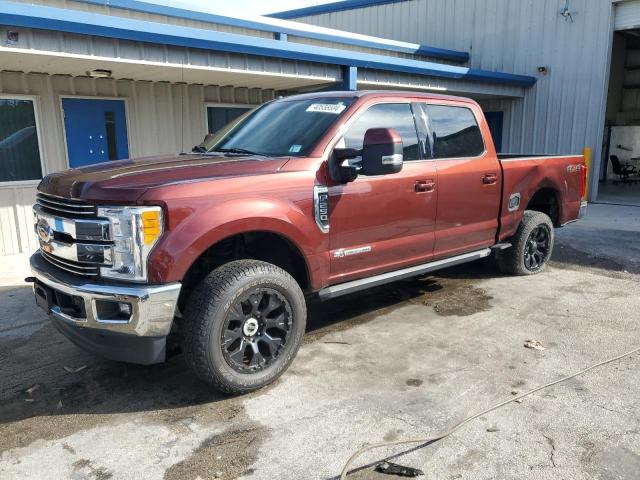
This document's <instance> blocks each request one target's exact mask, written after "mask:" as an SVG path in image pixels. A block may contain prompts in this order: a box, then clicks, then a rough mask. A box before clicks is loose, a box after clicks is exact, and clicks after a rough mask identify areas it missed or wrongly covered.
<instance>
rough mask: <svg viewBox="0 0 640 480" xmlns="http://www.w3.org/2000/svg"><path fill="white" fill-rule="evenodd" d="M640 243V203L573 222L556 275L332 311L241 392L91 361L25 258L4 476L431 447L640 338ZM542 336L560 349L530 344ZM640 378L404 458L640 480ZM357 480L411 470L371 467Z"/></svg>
mask: <svg viewBox="0 0 640 480" xmlns="http://www.w3.org/2000/svg"><path fill="white" fill-rule="evenodd" d="M621 216H622V217H625V218H627V219H626V220H624V221H619V220H615V219H616V218H620V217H621ZM638 232H640V209H638V208H636V209H629V210H625V209H620V207H613V206H608V205H594V206H591V207H590V211H589V216H588V218H587V220H586V221H584V222H582V223H578V224H574V225H571V226H568V227H565V228H564V229H561V230H558V231H557V233H558V235H557V238H558V243H557V247H558V248H557V249H556V252H555V255H554V261H553V263H552V265H551V266H550V268H548V270H547V271H546V272H544V273H542V274H540V275H537V276H533V277H505V276H502V275H500V274H499V273H498V272H497V271H496V270H495V269H494V268H493V267H492V265H491V264H490V263H489V262H481V263H478V264H474V265H467V266H462V267H458V268H455V269H450V270H446V271H443V272H440V273H439V274H438V275H435V276H432V277H427V278H423V279H418V280H412V281H406V282H400V283H397V284H393V285H390V286H386V287H381V288H378V289H376V290H373V291H369V292H366V293H363V294H358V295H353V296H350V297H347V298H343V299H340V300H338V301H333V302H329V303H325V304H316V303H314V304H312V305H310V308H309V311H310V328H309V333H308V335H307V337H306V340H305V344H304V345H303V347H302V349H301V351H300V353H299V355H298V357H297V359H296V360H295V362H294V363H293V365H292V367H291V368H290V370H289V371H288V372H287V373H286V374H285V375H284V376H283V377H282V379H281V380H279V381H278V382H276V384H274V385H273V386H271V387H268V388H266V389H264V390H262V391H259V392H256V393H254V394H251V395H246V396H243V397H238V398H227V397H224V396H221V395H218V394H216V393H215V392H212V391H210V390H209V389H208V388H207V387H206V386H205V385H203V384H201V383H199V382H198V381H196V380H194V379H193V378H192V377H191V376H190V375H189V373H188V372H187V370H186V368H185V367H184V365H183V360H182V358H181V357H180V356H175V357H173V358H171V359H170V360H169V362H168V363H166V364H164V365H158V366H153V367H140V366H133V365H124V364H119V363H115V362H109V361H105V360H101V359H98V358H95V357H93V356H91V355H89V354H86V353H84V352H82V351H80V350H78V349H77V348H76V347H74V346H73V345H71V344H70V343H69V342H68V341H67V340H66V339H65V338H63V337H62V336H61V335H59V334H58V333H57V332H55V331H54V330H53V328H52V327H51V326H50V325H49V324H48V323H47V320H46V318H45V316H44V315H43V314H42V313H41V312H40V311H39V310H37V309H36V307H35V306H34V304H33V302H32V299H31V292H30V290H29V288H28V287H26V286H25V285H24V284H23V283H21V282H20V279H21V277H22V276H23V275H24V272H21V271H20V270H21V269H22V268H24V267H23V264H24V258H14V259H11V260H8V261H6V262H4V266H5V268H4V269H3V271H2V272H0V275H1V276H0V284H1V285H4V286H2V287H0V322H1V323H0V365H1V366H2V367H1V369H0V388H1V391H0V422H1V423H0V452H2V454H1V456H0V478H12V479H13V478H16V479H22V478H34V479H42V478H70V479H97V480H106V479H136V480H137V479H141V478H144V479H162V478H166V479H184V480H195V479H203V480H204V479H214V478H220V479H232V478H238V477H241V478H243V479H245V478H246V479H260V480H263V479H291V480H294V479H295V480H299V479H330V478H335V475H337V474H338V472H339V471H340V469H341V466H342V464H343V462H344V461H345V460H346V459H347V458H348V457H349V455H350V454H351V453H352V452H353V451H354V450H356V449H357V448H359V447H361V446H362V445H364V444H367V443H370V442H377V441H381V440H394V439H400V438H405V437H415V436H428V435H430V434H433V433H434V432H437V431H440V430H442V429H445V428H447V427H449V426H451V425H453V424H455V423H457V422H458V421H459V420H461V419H462V418H464V417H466V416H467V415H469V414H471V413H473V412H476V411H478V410H482V409H484V408H485V407H487V406H489V405H491V404H493V403H496V402H498V401H500V400H503V399H506V398H510V397H511V396H512V392H522V391H525V390H527V389H530V388H532V387H534V386H536V385H539V384H542V383H546V382H548V381H550V380H553V379H556V378H558V377H561V376H563V375H566V374H568V373H570V372H573V371H575V370H579V369H581V368H583V367H585V366H587V365H589V364H592V363H595V362H596V361H599V360H602V359H605V358H607V357H610V356H613V355H615V354H618V353H622V352H624V351H626V350H630V349H631V348H632V347H635V346H637V345H638V344H639V342H640V340H638V339H639V338H640V321H639V320H640V314H638V312H639V311H640V282H639V281H638V280H639V279H640V276H639V275H640V249H639V248H638V246H637V245H634V241H635V243H636V244H637V243H638V241H637V239H638V238H639V237H638ZM530 339H531V340H539V341H541V342H543V344H544V345H545V346H546V347H547V349H546V350H544V351H536V350H530V349H526V348H524V347H523V344H524V342H525V341H526V340H530ZM65 367H66V368H65ZM639 367H640V355H635V356H632V357H629V358H627V359H624V360H622V361H620V362H618V363H616V364H612V365H610V366H607V367H604V368H602V369H600V370H598V371H594V372H592V373H589V374H587V375H585V376H583V377H580V378H578V379H575V380H572V381H570V382H568V383H566V384H564V385H561V386H557V387H554V388H552V389H549V390H546V391H543V392H540V393H538V394H535V395H533V396H532V397H529V398H527V399H525V400H524V401H523V403H520V404H516V403H512V404H510V405H508V406H506V407H505V408H503V409H501V410H499V411H496V412H494V413H491V414H489V415H486V416H484V417H482V418H480V419H478V420H476V421H474V422H472V423H470V424H468V425H467V426H466V427H464V428H463V429H462V430H460V431H458V432H457V433H456V434H454V435H453V436H452V437H449V438H447V439H445V440H443V441H441V442H439V443H436V444H433V445H430V446H427V447H423V448H419V449H414V450H413V451H410V452H408V453H405V454H404V455H402V456H400V457H397V458H395V461H397V462H399V463H402V464H405V465H410V466H413V467H417V468H421V469H422V470H424V471H425V473H426V477H423V478H429V479H473V480H480V479H495V478H499V479H521V478H535V479H571V480H573V479H576V480H577V479H585V480H586V479H600V480H614V479H628V480H632V479H633V480H637V479H638V478H640V375H638V369H639ZM401 452H407V450H406V449H404V450H403V448H402V447H396V448H393V449H383V450H380V451H377V452H374V453H372V454H368V455H365V457H364V458H363V459H362V460H361V462H360V463H359V465H365V464H368V463H370V462H374V461H376V460H378V459H381V458H383V457H385V456H389V455H392V454H397V453H401ZM349 478H354V479H356V478H357V479H378V478H380V479H382V478H394V477H388V476H382V475H380V474H377V473H374V472H373V470H372V468H370V467H367V468H364V469H362V470H359V471H358V472H357V473H355V474H354V475H353V476H350V477H349Z"/></svg>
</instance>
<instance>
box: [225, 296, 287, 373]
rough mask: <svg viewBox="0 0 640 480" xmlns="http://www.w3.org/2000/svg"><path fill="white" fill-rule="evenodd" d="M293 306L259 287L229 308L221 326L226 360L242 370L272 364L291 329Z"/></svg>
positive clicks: (235, 368) (257, 368) (246, 370)
mask: <svg viewBox="0 0 640 480" xmlns="http://www.w3.org/2000/svg"><path fill="white" fill-rule="evenodd" d="M291 318H292V313H291V306H290V305H289V302H288V301H287V299H286V298H285V297H284V296H283V295H281V294H280V293H279V292H277V291H276V290H274V289H271V288H257V289H255V290H254V291H251V292H249V293H248V294H247V295H245V296H244V297H243V298H241V299H239V300H238V301H237V302H236V303H235V304H234V305H233V306H232V307H231V308H230V309H229V311H228V314H227V318H226V320H225V322H224V324H223V327H222V338H221V347H222V354H223V356H224V359H225V361H226V362H227V363H228V364H229V366H230V367H231V368H233V369H234V370H236V371H237V372H240V373H253V372H256V371H259V370H262V369H264V368H267V367H269V366H270V365H271V364H272V363H273V362H274V361H275V360H276V359H277V358H278V356H279V355H280V353H281V352H282V351H283V349H284V347H285V345H286V344H287V340H288V339H289V332H290V331H291Z"/></svg>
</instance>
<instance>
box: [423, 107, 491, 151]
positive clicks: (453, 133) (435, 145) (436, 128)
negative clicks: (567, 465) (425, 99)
mask: <svg viewBox="0 0 640 480" xmlns="http://www.w3.org/2000/svg"><path fill="white" fill-rule="evenodd" d="M420 109H421V112H420V118H421V120H422V122H424V124H425V125H423V127H424V135H425V136H426V139H425V141H424V145H425V150H426V154H427V157H428V158H459V157H463V158H464V157H477V156H478V155H481V154H482V152H484V140H483V138H482V132H480V127H478V122H477V121H476V117H475V115H474V114H473V112H472V111H471V109H469V108H466V107H453V106H449V105H428V104H424V103H423V104H420ZM421 130H422V129H421Z"/></svg>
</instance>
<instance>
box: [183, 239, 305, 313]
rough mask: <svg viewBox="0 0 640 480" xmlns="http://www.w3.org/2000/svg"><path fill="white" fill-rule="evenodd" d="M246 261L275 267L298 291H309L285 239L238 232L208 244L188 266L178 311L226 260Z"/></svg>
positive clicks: (300, 264) (299, 262)
mask: <svg viewBox="0 0 640 480" xmlns="http://www.w3.org/2000/svg"><path fill="white" fill-rule="evenodd" d="M246 258H249V259H253V260H262V261H264V262H269V263H272V264H274V265H277V266H278V267H280V268H282V269H283V270H285V271H286V272H288V273H289V274H290V275H291V276H292V277H293V278H294V279H295V280H296V282H298V284H299V285H300V288H301V289H302V291H306V290H308V288H309V284H310V282H309V273H308V271H307V264H306V262H305V259H304V257H303V255H302V253H301V252H300V250H298V248H297V247H296V246H295V245H294V244H293V243H292V242H291V241H290V240H289V239H287V238H285V237H283V236H281V235H279V234H277V233H273V232H262V231H256V232H246V233H240V234H237V235H233V236H231V237H227V238H225V239H223V240H220V241H219V242H217V243H216V244H214V245H212V246H211V247H209V248H208V249H207V250H206V251H205V252H204V253H202V255H200V256H199V257H198V258H197V259H196V261H195V262H193V264H192V265H191V267H189V270H188V271H187V273H186V275H185V277H184V279H183V281H182V289H181V291H180V298H179V299H178V307H179V308H180V310H181V311H183V310H184V302H185V301H186V299H187V298H188V296H189V294H190V293H191V291H192V289H193V288H194V287H195V286H196V285H198V283H200V281H201V280H202V279H203V278H204V277H206V276H207V275H208V274H209V273H210V272H211V271H212V270H213V269H215V268H217V267H219V266H220V265H223V264H225V263H228V262H230V261H233V260H240V259H246Z"/></svg>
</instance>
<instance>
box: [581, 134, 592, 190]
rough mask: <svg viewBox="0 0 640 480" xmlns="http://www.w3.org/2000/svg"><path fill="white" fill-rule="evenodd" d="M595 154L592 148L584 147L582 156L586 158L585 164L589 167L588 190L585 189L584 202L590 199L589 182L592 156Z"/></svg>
mask: <svg viewBox="0 0 640 480" xmlns="http://www.w3.org/2000/svg"><path fill="white" fill-rule="evenodd" d="M592 154H593V151H592V150H591V147H584V148H583V149H582V155H583V156H584V164H585V165H586V167H587V178H586V180H585V181H586V183H587V184H586V188H585V189H584V196H583V197H582V199H583V200H586V199H587V198H589V180H590V177H591V175H590V173H591V156H592Z"/></svg>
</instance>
